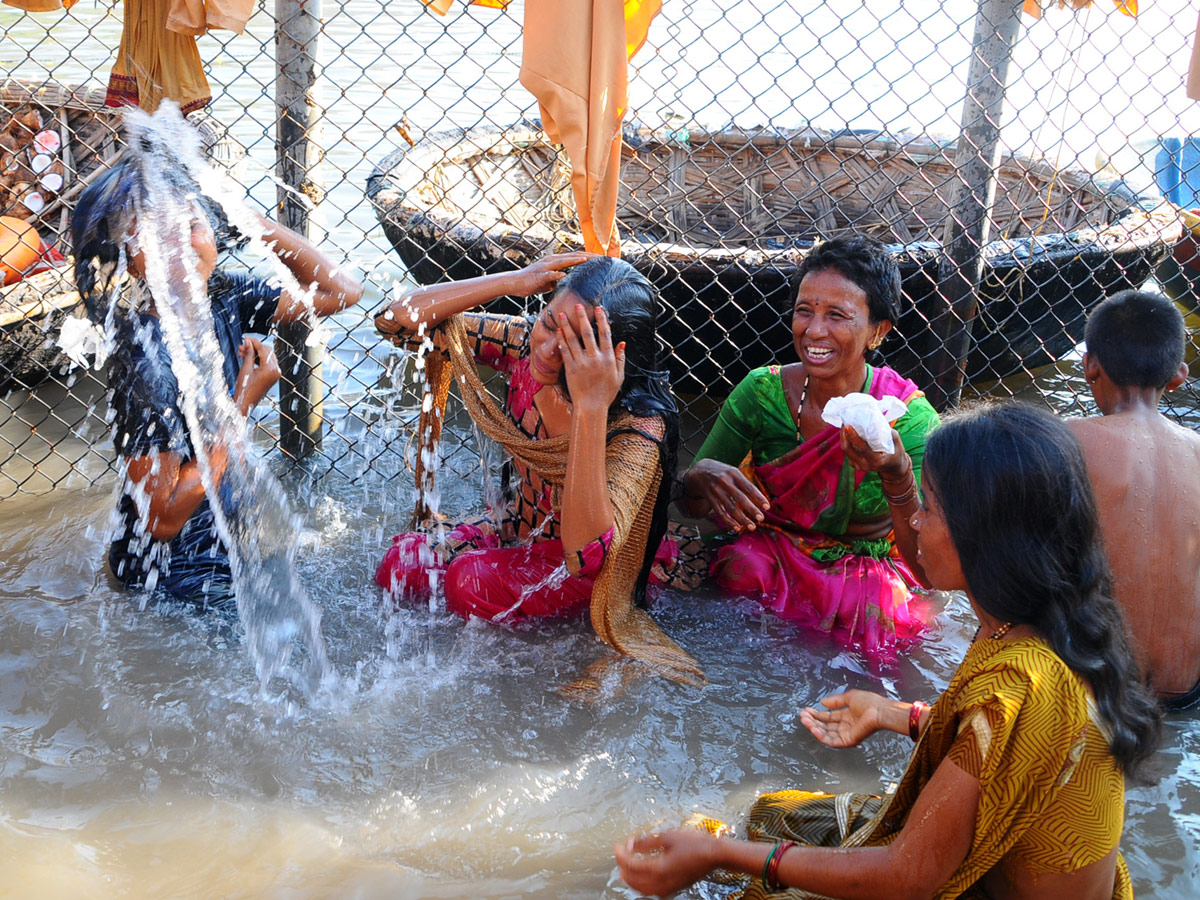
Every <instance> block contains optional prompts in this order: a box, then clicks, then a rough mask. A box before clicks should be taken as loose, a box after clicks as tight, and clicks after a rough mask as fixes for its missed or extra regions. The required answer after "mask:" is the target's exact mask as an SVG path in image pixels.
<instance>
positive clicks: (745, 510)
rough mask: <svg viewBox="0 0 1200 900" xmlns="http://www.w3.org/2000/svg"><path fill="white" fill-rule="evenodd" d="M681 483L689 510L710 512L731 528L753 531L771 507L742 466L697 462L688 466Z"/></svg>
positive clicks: (711, 460)
mask: <svg viewBox="0 0 1200 900" xmlns="http://www.w3.org/2000/svg"><path fill="white" fill-rule="evenodd" d="M683 482H684V487H685V489H686V490H687V493H688V495H689V496H690V497H691V498H692V502H691V503H689V504H688V507H689V511H691V512H692V513H693V514H694V515H697V516H702V515H705V514H706V513H707V512H712V513H713V514H714V515H715V516H716V517H717V518H718V519H719V520H720V521H721V522H722V523H724V525H725V526H726V527H727V528H729V529H730V530H731V531H753V530H754V529H755V528H756V527H758V524H759V523H760V522H762V520H763V514H764V513H765V512H766V511H767V510H768V509H770V508H771V503H770V501H769V500H767V498H766V497H764V496H763V493H762V491H760V490H759V489H758V488H757V487H755V486H754V483H753V482H752V481H751V480H750V479H749V478H747V477H746V476H745V475H744V474H742V471H741V469H738V468H737V467H736V466H731V465H729V464H727V463H723V462H719V461H718V460H715V459H702V460H700V461H698V462H697V463H696V464H695V465H693V466H692V467H691V468H690V469H688V471H687V473H686V474H685V475H684V476H683ZM696 500H699V501H700V502H699V503H697V502H695V501H696ZM705 505H707V509H705V508H704V506H705Z"/></svg>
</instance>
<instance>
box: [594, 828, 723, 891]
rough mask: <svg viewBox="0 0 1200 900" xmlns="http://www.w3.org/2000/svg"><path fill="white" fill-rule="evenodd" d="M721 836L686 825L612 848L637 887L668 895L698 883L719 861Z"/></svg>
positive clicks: (624, 873) (627, 877) (623, 873)
mask: <svg viewBox="0 0 1200 900" xmlns="http://www.w3.org/2000/svg"><path fill="white" fill-rule="evenodd" d="M718 840H720V839H719V838H715V837H713V836H712V835H711V834H709V833H708V832H705V831H700V830H699V829H692V828H685V829H677V830H675V831H666V832H663V833H662V834H648V835H645V836H644V837H637V838H632V837H631V838H630V839H629V840H628V841H626V842H625V844H624V845H621V844H618V845H617V846H616V847H615V848H614V849H613V854H614V855H615V856H616V858H617V865H619V866H620V867H621V877H622V878H623V879H625V883H626V884H628V885H629V886H630V887H632V888H633V889H634V890H637V891H641V892H642V893H643V894H654V895H656V896H659V897H665V896H667V895H668V894H674V893H675V892H676V891H681V890H683V889H684V888H686V887H689V886H690V885H693V884H695V883H696V882H697V881H699V880H700V879H701V878H703V877H704V876H705V875H707V874H708V873H709V872H711V871H712V870H713V868H714V866H715V865H716V857H715V850H716V846H717V841H718Z"/></svg>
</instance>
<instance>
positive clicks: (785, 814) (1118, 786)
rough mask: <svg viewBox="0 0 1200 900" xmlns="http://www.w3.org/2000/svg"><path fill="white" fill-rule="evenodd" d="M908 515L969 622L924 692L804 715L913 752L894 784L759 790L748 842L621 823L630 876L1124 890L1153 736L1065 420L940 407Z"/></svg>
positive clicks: (1022, 898) (866, 887) (1153, 721)
mask: <svg viewBox="0 0 1200 900" xmlns="http://www.w3.org/2000/svg"><path fill="white" fill-rule="evenodd" d="M922 487H923V497H924V500H923V503H922V505H921V508H920V510H919V511H917V512H916V513H915V514H914V515H913V516H912V520H913V521H912V526H913V529H914V531H915V532H916V536H917V548H918V550H917V552H918V554H919V558H920V560H921V562H922V565H923V566H924V570H925V573H926V575H927V576H928V577H929V580H930V581H931V582H932V584H933V586H934V587H936V588H939V589H942V590H961V591H965V592H966V595H967V599H968V600H969V601H970V604H971V608H972V610H973V611H974V613H975V615H976V617H977V618H978V620H979V629H978V630H977V632H976V634H975V638H974V640H973V641H972V643H971V645H970V647H969V648H968V650H967V653H966V656H965V658H964V659H963V661H962V663H961V664H960V665H959V667H958V670H957V671H956V672H955V674H954V676H953V677H952V678H951V680H950V684H949V686H948V687H947V688H946V690H945V692H944V693H943V694H942V695H941V697H939V698H938V700H937V702H936V703H934V705H933V706H932V707H926V706H925V705H924V704H922V703H919V702H918V703H901V702H899V701H896V700H891V699H888V698H886V697H883V696H881V695H879V694H875V693H872V692H870V691H860V690H852V691H847V692H846V693H842V694H837V695H834V696H832V697H827V698H826V699H824V700H823V701H822V702H821V705H820V706H819V707H817V708H810V709H806V710H804V711H803V712H802V713H801V720H802V721H803V722H804V724H805V725H806V726H807V728H808V729H809V731H811V732H812V734H813V735H814V736H815V737H816V738H817V740H819V741H821V742H822V743H824V744H828V745H829V746H831V747H852V746H855V745H857V744H858V743H860V742H861V741H863V740H864V739H865V738H867V737H868V736H869V735H871V734H873V733H874V732H877V731H894V732H898V733H899V734H908V735H910V736H911V737H912V739H913V740H914V741H916V748H915V750H914V751H913V755H912V758H911V759H910V760H909V764H908V768H907V770H906V771H905V773H904V775H903V777H902V778H901V780H900V785H899V787H898V789H897V790H896V791H895V793H894V794H891V795H889V796H887V797H873V796H867V795H857V794H843V795H841V796H837V797H834V796H831V795H828V794H816V793H809V792H805V791H783V792H781V793H776V794H767V795H764V796H762V797H760V798H759V799H758V801H757V802H756V803H755V804H754V806H753V808H752V809H751V811H750V816H749V821H748V824H747V833H748V835H749V837H750V840H748V841H742V840H734V839H731V838H726V837H717V836H714V835H715V834H716V833H718V832H719V830H720V829H719V827H718V826H719V823H712V822H711V820H710V822H709V823H708V824H709V827H708V828H706V829H685V830H680V831H671V832H666V833H664V834H654V835H649V836H646V837H638V838H631V839H630V840H629V841H628V842H627V843H626V844H624V845H622V846H619V847H617V848H616V855H617V861H618V862H619V864H620V866H621V871H622V875H623V877H624V878H625V880H626V881H627V882H629V884H631V885H633V886H634V887H635V888H637V889H638V890H640V891H643V892H644V893H648V894H658V895H666V894H669V893H672V892H674V891H677V890H680V889H681V888H683V887H685V886H687V885H689V884H691V883H692V882H694V881H697V880H699V879H701V878H704V877H705V876H706V875H707V874H708V873H710V872H712V871H713V870H714V869H724V870H726V871H729V872H742V873H746V875H747V876H749V884H748V888H747V890H746V892H745V895H744V896H746V897H752V898H756V897H764V896H765V895H766V894H767V893H769V892H773V891H777V890H781V889H783V888H790V889H796V890H794V891H792V892H790V894H789V896H794V897H807V896H810V895H812V894H819V895H821V896H827V897H840V898H867V897H869V898H886V897H937V898H947V900H948V898H954V897H972V898H983V897H1007V898H1019V900H1043V898H1044V900H1058V898H1061V897H1071V898H1078V900H1108V898H1130V897H1132V895H1133V893H1132V888H1131V886H1130V880H1129V873H1128V871H1127V869H1126V867H1125V862H1124V860H1123V859H1122V858H1121V855H1120V853H1119V852H1118V850H1117V843H1118V841H1119V839H1120V836H1121V825H1122V818H1123V814H1124V786H1125V778H1126V777H1127V776H1135V777H1136V776H1137V775H1138V774H1139V773H1140V771H1141V768H1142V766H1143V764H1144V763H1145V762H1146V760H1147V759H1148V757H1149V756H1150V755H1151V754H1152V753H1153V752H1154V750H1155V748H1156V747H1157V744H1158V740H1159V730H1160V714H1159V712H1158V710H1157V708H1156V706H1155V704H1154V701H1153V699H1152V698H1151V697H1150V695H1149V694H1148V692H1147V691H1146V690H1145V688H1143V686H1142V684H1141V680H1140V678H1139V675H1138V671H1137V665H1136V663H1135V661H1134V658H1133V656H1132V653H1131V651H1130V648H1129V644H1128V641H1127V637H1126V632H1125V628H1124V624H1123V621H1122V618H1121V615H1120V612H1119V610H1118V608H1117V606H1116V603H1115V602H1114V601H1113V599H1112V598H1111V596H1110V595H1109V570H1108V564H1107V560H1106V558H1105V555H1104V551H1103V548H1102V545H1101V543H1100V533H1099V526H1098V524H1097V516H1096V502H1095V498H1094V496H1093V494H1092V490H1091V485H1090V483H1089V482H1088V477H1087V470H1086V468H1085V467H1084V463H1083V457H1082V455H1081V453H1080V450H1079V446H1078V444H1077V443H1076V442H1075V440H1074V438H1073V437H1072V435H1071V433H1070V431H1069V430H1068V429H1067V427H1066V426H1065V425H1064V424H1063V423H1062V422H1061V421H1059V420H1058V419H1057V418H1055V417H1054V416H1053V415H1051V414H1050V413H1048V412H1046V411H1044V410H1040V409H1036V408H1034V407H1031V406H1024V405H1020V404H1004V405H993V406H985V407H980V408H978V409H975V410H973V411H970V412H967V413H963V414H960V415H957V416H954V417H953V418H951V419H949V420H947V421H946V422H945V423H944V424H943V425H942V426H941V428H940V429H939V430H938V431H936V432H934V433H933V434H932V435H931V436H930V438H929V441H928V444H927V446H926V448H925V469H924V473H923V475H922Z"/></svg>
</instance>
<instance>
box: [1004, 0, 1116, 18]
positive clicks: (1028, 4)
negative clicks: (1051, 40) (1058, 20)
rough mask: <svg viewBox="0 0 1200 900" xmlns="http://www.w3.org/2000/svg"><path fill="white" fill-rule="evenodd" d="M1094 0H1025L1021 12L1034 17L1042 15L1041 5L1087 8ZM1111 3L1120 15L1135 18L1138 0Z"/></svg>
mask: <svg viewBox="0 0 1200 900" xmlns="http://www.w3.org/2000/svg"><path fill="white" fill-rule="evenodd" d="M1094 2H1095V0H1025V6H1024V9H1023V12H1025V13H1027V14H1028V15H1031V16H1033V17H1034V18H1035V19H1040V18H1041V17H1042V5H1043V4H1045V5H1047V6H1049V5H1050V4H1051V3H1056V4H1058V8H1059V9H1062V8H1063V7H1064V6H1070V7H1072V8H1073V9H1087V8H1088V7H1089V6H1091V5H1092V4H1093V3H1094ZM1113 5H1115V6H1116V7H1117V11H1118V12H1119V13H1121V14H1122V15H1126V16H1131V17H1133V18H1135V19H1136V18H1137V14H1138V0H1113Z"/></svg>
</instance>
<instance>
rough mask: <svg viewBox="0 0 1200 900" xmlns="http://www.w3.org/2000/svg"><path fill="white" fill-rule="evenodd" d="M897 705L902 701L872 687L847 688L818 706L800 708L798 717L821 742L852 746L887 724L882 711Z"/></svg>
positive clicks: (835, 745)
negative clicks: (874, 690)
mask: <svg viewBox="0 0 1200 900" xmlns="http://www.w3.org/2000/svg"><path fill="white" fill-rule="evenodd" d="M896 706H902V704H897V703H896V701H894V700H889V699H888V698H887V697H883V696H881V695H879V694H876V693H873V692H872V691H846V692H845V693H843V694H834V695H833V696H832V697H826V698H825V699H824V700H822V701H821V708H816V707H812V706H810V707H808V708H807V709H803V710H801V711H800V721H801V722H802V723H804V727H805V728H807V729H808V730H809V731H811V732H812V735H813V737H815V738H816V739H817V740H818V741H820V742H821V743H822V744H827V745H828V746H830V747H854V746H857V745H858V744H859V743H861V742H862V740H863V739H864V738H867V737H870V736H871V735H873V734H874V733H875V732H876V731H879V730H880V729H881V728H884V727H886V726H885V725H884V723H883V715H882V714H883V713H884V712H885V711H886V710H890V709H891V708H892V707H896ZM889 730H891V729H889Z"/></svg>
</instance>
